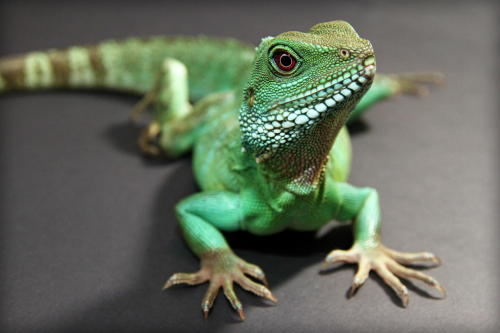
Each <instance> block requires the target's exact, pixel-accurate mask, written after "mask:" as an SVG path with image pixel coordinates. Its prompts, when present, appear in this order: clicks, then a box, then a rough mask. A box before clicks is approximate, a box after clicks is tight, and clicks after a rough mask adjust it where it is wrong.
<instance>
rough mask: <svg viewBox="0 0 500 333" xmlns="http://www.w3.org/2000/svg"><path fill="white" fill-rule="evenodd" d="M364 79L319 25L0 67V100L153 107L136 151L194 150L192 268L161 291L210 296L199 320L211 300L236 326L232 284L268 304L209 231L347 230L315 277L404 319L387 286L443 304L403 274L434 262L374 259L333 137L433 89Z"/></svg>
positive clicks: (357, 195) (364, 68)
mask: <svg viewBox="0 0 500 333" xmlns="http://www.w3.org/2000/svg"><path fill="white" fill-rule="evenodd" d="M375 70H376V64H375V57H374V52H373V49H372V46H371V44H370V42H369V41H367V40H365V39H362V38H361V37H359V36H358V34H357V33H356V31H355V30H354V29H353V28H352V27H351V26H350V25H349V24H348V23H346V22H344V21H332V22H327V23H321V24H317V25H315V26H313V27H312V28H311V29H310V30H309V32H307V33H302V32H295V31H292V32H285V33H282V34H280V35H278V36H276V37H267V38H264V39H263V40H262V42H261V43H260V45H259V46H258V47H257V48H256V49H254V48H253V47H251V46H249V45H246V44H243V43H240V42H238V41H235V40H230V39H214V38H207V37H153V38H149V39H137V38H133V39H128V40H125V41H107V42H103V43H100V44H97V45H94V46H86V47H71V48H69V49H66V50H49V51H46V52H33V53H28V54H25V55H21V56H14V57H9V58H4V59H2V60H1V61H0V92H8V91H13V90H32V89H50V88H85V89H112V90H119V91H125V92H130V93H134V94H141V95H143V96H144V98H143V99H142V100H141V101H140V102H139V103H138V105H137V107H136V108H135V112H134V114H135V116H136V117H137V116H138V115H139V114H140V112H142V111H144V110H146V109H147V108H148V107H149V106H150V105H153V106H154V115H153V117H154V118H153V121H152V122H151V123H150V125H149V126H148V127H147V128H146V129H145V130H144V132H143V133H142V135H141V137H140V138H139V146H140V148H141V149H142V151H143V152H144V153H146V154H149V155H154V156H158V155H166V156H170V157H175V156H178V155H181V154H183V153H185V152H187V151H189V150H191V149H193V151H194V153H193V161H194V167H193V168H194V172H195V176H196V179H197V182H198V184H199V186H200V188H201V190H202V191H201V192H200V193H197V194H194V195H192V196H190V197H188V198H186V199H184V200H182V201H181V202H180V203H178V204H177V206H176V213H177V217H178V220H179V223H180V228H181V230H182V233H183V235H184V238H185V240H186V242H187V244H188V246H189V247H190V248H191V250H192V251H193V252H194V253H195V254H196V255H197V256H198V257H199V258H200V260H201V268H200V270H199V271H198V272H195V273H176V274H173V275H172V276H171V277H170V278H169V279H168V281H167V282H166V284H165V286H164V288H169V287H171V286H173V285H176V284H182V283H184V284H190V285H196V284H201V283H204V282H209V287H208V291H207V293H206V295H205V297H204V298H203V300H202V311H203V314H204V316H205V317H207V316H208V314H209V311H210V309H211V307H212V305H213V302H214V300H215V298H216V296H217V294H218V292H219V290H220V289H221V288H222V289H223V291H224V294H225V296H226V297H227V299H228V300H229V301H230V303H231V305H232V306H233V308H234V309H235V310H236V311H237V312H238V313H239V315H240V317H241V318H242V319H243V318H244V312H243V308H242V305H241V303H240V301H239V299H238V297H237V296H236V294H235V291H234V288H233V284H234V283H237V284H239V285H240V286H241V287H243V288H244V289H246V290H248V291H251V292H253V293H255V294H257V295H259V296H261V297H264V298H266V299H269V300H271V301H276V298H275V297H274V296H273V295H272V293H271V291H269V289H268V288H267V287H266V286H267V282H266V279H265V276H264V273H263V272H262V270H261V269H260V268H259V267H258V266H256V265H254V264H251V263H248V262H246V261H245V260H243V259H241V258H240V257H238V256H237V255H236V254H235V253H234V252H233V251H232V250H231V248H230V247H229V245H228V244H227V242H226V240H225V238H224V236H223V234H222V231H224V232H231V231H236V230H246V231H248V232H250V233H253V234H256V235H269V234H273V233H277V232H280V231H282V230H284V229H293V230H299V231H307V230H317V229H319V228H320V227H322V226H323V225H325V224H326V223H327V222H329V221H330V220H332V219H335V220H338V221H353V222H354V223H353V229H354V244H353V245H352V247H351V248H350V249H349V250H338V249H337V250H333V251H332V252H330V253H329V254H328V255H327V256H326V259H325V261H324V263H323V266H322V267H323V268H328V267H330V266H331V265H332V264H334V263H336V262H347V263H357V265H358V270H357V272H356V274H355V276H354V279H353V282H352V286H351V289H350V293H351V295H353V294H354V293H355V291H356V290H357V289H358V288H359V287H360V286H361V285H362V284H363V283H364V281H365V280H366V279H367V277H368V274H369V272H370V271H371V270H374V271H375V272H376V273H377V274H378V275H379V276H380V277H381V278H382V279H383V280H384V281H385V283H387V284H388V285H389V286H390V287H391V288H392V289H393V290H394V291H395V292H396V293H397V295H398V296H399V297H400V298H401V301H402V303H403V305H404V306H406V305H407V304H408V299H409V298H408V297H409V296H408V291H407V288H406V287H405V285H403V284H402V283H401V282H400V280H399V279H398V277H403V278H414V279H417V280H421V281H423V282H424V283H427V284H428V285H430V286H433V287H435V288H436V289H437V290H439V291H440V292H441V293H442V294H443V296H444V294H445V290H444V288H443V287H442V286H441V285H440V284H439V283H438V282H437V281H436V280H435V279H434V278H432V277H430V276H429V275H426V274H424V273H422V272H420V271H416V270H413V269H410V268H407V267H405V266H403V265H411V264H414V263H416V262H429V263H434V264H439V263H440V260H439V259H438V258H437V257H436V256H435V255H433V254H431V253H429V252H420V253H403V252H398V251H394V250H392V249H389V248H387V247H385V246H384V245H383V244H382V242H381V239H380V225H381V217H380V208H379V199H378V194H377V191H376V190H375V189H373V188H367V187H364V188H361V187H355V186H353V185H350V184H349V183H347V179H348V174H349V168H350V160H351V150H350V141H349V135H348V132H347V130H346V128H345V126H344V125H345V123H346V122H347V121H352V120H353V119H355V118H357V117H358V116H359V115H360V114H361V113H362V112H363V111H364V110H366V109H367V108H368V107H369V106H371V105H373V104H374V103H375V102H377V101H379V100H382V99H385V98H388V97H390V96H393V95H396V94H398V93H424V92H425V91H426V90H425V88H424V86H423V85H422V84H423V83H433V82H437V81H438V80H439V76H438V75H437V74H435V75H434V74H414V75H407V76H404V75H381V74H378V75H377V77H376V78H375ZM332 246H333V244H332ZM249 277H252V278H254V279H250V278H249ZM258 282H262V283H258Z"/></svg>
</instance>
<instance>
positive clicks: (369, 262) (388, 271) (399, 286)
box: [322, 244, 446, 307]
mask: <svg viewBox="0 0 500 333" xmlns="http://www.w3.org/2000/svg"><path fill="white" fill-rule="evenodd" d="M337 262H346V263H357V264H358V271H357V272H356V275H355V276H354V279H353V282H352V285H351V289H350V291H349V297H352V296H353V295H354V294H355V293H356V291H357V290H358V288H359V287H361V286H362V285H363V283H364V282H365V281H366V279H367V278H368V274H369V273H370V270H374V271H375V272H376V273H377V274H378V275H379V276H380V277H381V278H382V280H383V281H384V282H385V283H386V284H388V285H389V286H390V287H391V288H392V289H393V290H394V291H395V292H396V294H397V295H398V296H399V298H400V299H401V302H402V304H403V306H404V307H406V306H408V302H409V295H408V289H407V288H406V286H405V285H404V284H403V283H401V281H400V280H399V278H398V277H401V278H411V279H416V280H420V281H422V282H424V283H426V284H428V285H429V286H431V287H434V288H436V289H437V290H438V291H439V292H440V293H441V295H442V298H444V297H445V296H446V290H445V289H444V287H443V286H442V285H441V284H440V283H439V282H438V281H436V280H435V279H434V278H433V277H431V276H429V275H427V274H424V273H422V272H419V271H417V270H414V269H410V268H407V267H404V266H403V265H402V264H404V265H412V264H415V263H417V262H429V263H433V264H435V265H439V264H440V263H441V260H440V259H439V258H438V257H436V256H435V255H434V254H432V253H429V252H419V253H404V252H398V251H394V250H391V249H388V248H386V247H385V246H383V245H382V244H378V245H376V246H374V247H371V248H363V247H360V246H358V245H354V246H353V247H352V248H351V249H349V250H334V251H332V252H330V253H329V254H328V256H327V257H326V259H325V261H324V262H323V264H322V269H327V268H329V267H331V265H332V264H335V263H337Z"/></svg>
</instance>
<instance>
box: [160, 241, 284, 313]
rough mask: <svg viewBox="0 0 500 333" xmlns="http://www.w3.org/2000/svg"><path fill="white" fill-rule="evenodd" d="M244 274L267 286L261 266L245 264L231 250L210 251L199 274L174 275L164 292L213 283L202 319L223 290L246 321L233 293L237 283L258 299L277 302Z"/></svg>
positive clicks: (208, 292) (263, 287) (205, 302)
mask: <svg viewBox="0 0 500 333" xmlns="http://www.w3.org/2000/svg"><path fill="white" fill-rule="evenodd" d="M245 274H246V275H249V276H251V277H253V278H255V279H257V280H260V281H262V283H264V284H265V285H266V286H267V281H266V278H265V276H264V273H263V272H262V270H261V269H260V268H259V267H258V266H256V265H253V264H250V263H248V262H246V261H244V260H243V259H241V258H239V257H238V256H236V255H235V254H234V253H233V252H232V251H230V250H218V251H210V252H206V253H205V254H203V255H202V256H201V269H200V270H199V271H198V272H196V273H175V274H173V275H172V276H171V277H170V278H169V279H168V280H167V282H166V283H165V285H164V287H163V289H167V288H170V287H171V286H173V285H176V284H183V283H184V284H188V285H197V284H201V283H204V282H207V281H210V284H209V286H208V290H207V292H206V294H205V297H204V298H203V301H202V302H201V309H202V311H203V316H204V317H205V318H208V314H209V312H210V309H211V308H212V305H213V303H214V301H215V298H216V297H217V294H218V293H219V290H220V289H221V288H222V289H223V291H224V295H225V296H226V298H227V299H228V300H229V303H231V306H232V307H233V308H234V309H235V310H236V311H237V312H238V314H239V316H240V318H241V320H244V319H245V313H244V312H243V307H242V305H241V302H240V300H239V299H238V297H237V296H236V293H235V291H234V286H233V284H234V283H237V284H239V285H240V286H241V287H242V288H243V289H245V290H247V291H250V292H252V293H254V294H256V295H257V296H260V297H263V298H266V299H268V300H270V301H272V302H277V299H276V298H275V297H274V296H273V294H272V293H271V292H270V291H269V289H267V288H266V287H265V286H264V285H262V284H259V283H256V282H254V281H252V280H251V279H249V278H248V277H247V276H246V275H245Z"/></svg>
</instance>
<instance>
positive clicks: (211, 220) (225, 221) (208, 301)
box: [164, 191, 276, 319]
mask: <svg viewBox="0 0 500 333" xmlns="http://www.w3.org/2000/svg"><path fill="white" fill-rule="evenodd" d="M240 201H241V200H240V196H239V195H237V194H235V193H231V192H226V191H212V192H202V193H198V194H195V195H192V196H191V197H189V198H187V199H185V200H183V201H181V202H180V203H179V204H178V205H177V207H176V211H177V216H178V219H179V222H180V226H181V229H182V233H183V235H184V238H185V240H186V242H187V243H188V245H189V247H190V248H191V250H192V251H193V252H194V253H195V254H196V255H197V256H198V257H199V258H200V259H201V268H200V270H199V271H198V272H195V273H175V274H173V275H172V276H171V277H170V278H169V279H168V281H167V282H166V283H165V286H164V288H165V289H166V288H169V287H171V286H173V285H175V284H181V283H185V284H189V285H196V284H200V283H204V282H207V281H208V282H209V287H208V290H207V293H206V294H205V297H204V298H203V301H202V303H201V308H202V311H203V315H204V316H205V318H206V317H207V316H208V314H209V311H210V309H211V308H212V305H213V303H214V301H215V298H216V297H217V294H218V293H219V290H220V289H221V288H222V289H223V291H224V294H225V296H226V298H227V299H228V300H229V302H230V303H231V305H232V307H233V308H234V309H235V310H236V311H237V312H238V314H239V316H240V318H241V319H244V318H245V314H244V312H243V307H242V305H241V302H240V300H239V299H238V297H237V296H236V293H235V291H234V288H233V284H234V283H237V284H239V285H240V286H241V287H242V288H243V289H245V290H248V291H251V292H253V293H254V294H256V295H258V296H261V297H264V298H266V299H269V300H271V301H273V302H276V298H275V297H274V296H273V295H272V293H271V292H270V291H269V289H267V288H266V287H265V286H264V285H261V284H259V283H256V282H254V281H253V280H251V279H249V278H248V277H247V276H246V275H249V276H251V277H253V278H255V279H257V280H260V281H262V282H263V283H264V284H265V285H267V282H266V279H265V276H264V273H263V272H262V270H261V269H260V268H259V267H258V266H255V265H253V264H250V263H248V262H246V261H244V260H243V259H241V258H240V257H238V256H237V255H236V254H235V253H234V252H233V251H232V250H231V248H230V247H229V245H228V244H227V242H226V240H225V239H224V236H223V235H222V234H221V232H220V231H219V229H220V230H224V231H235V230H238V229H240V226H241V221H242V209H241V202H240Z"/></svg>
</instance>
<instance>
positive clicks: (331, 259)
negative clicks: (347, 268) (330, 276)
mask: <svg viewBox="0 0 500 333" xmlns="http://www.w3.org/2000/svg"><path fill="white" fill-rule="evenodd" d="M356 259H357V258H356V256H355V255H354V254H353V253H352V252H350V251H345V250H334V251H332V252H330V253H329V254H328V255H327V256H326V258H325V260H324V261H323V262H322V263H321V269H323V270H324V269H328V268H330V267H331V266H332V265H333V264H335V263H338V262H348V263H353V262H356Z"/></svg>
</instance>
